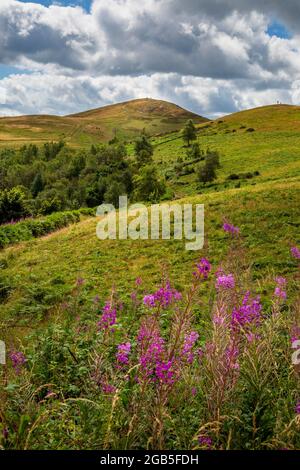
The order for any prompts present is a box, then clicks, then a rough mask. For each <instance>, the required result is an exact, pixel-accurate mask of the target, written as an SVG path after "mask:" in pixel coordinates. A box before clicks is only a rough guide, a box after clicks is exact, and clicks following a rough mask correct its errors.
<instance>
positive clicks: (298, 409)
mask: <svg viewBox="0 0 300 470" xmlns="http://www.w3.org/2000/svg"><path fill="white" fill-rule="evenodd" d="M295 413H296V414H297V415H300V400H298V401H297V403H296V406H295Z"/></svg>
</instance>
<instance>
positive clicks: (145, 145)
mask: <svg viewBox="0 0 300 470" xmlns="http://www.w3.org/2000/svg"><path fill="white" fill-rule="evenodd" d="M134 152H135V156H136V160H137V164H138V165H139V166H143V165H149V164H151V163H152V155H153V147H152V145H151V143H150V142H149V139H148V138H147V136H146V135H145V134H142V135H141V136H140V137H139V138H138V139H137V140H136V141H135V144H134Z"/></svg>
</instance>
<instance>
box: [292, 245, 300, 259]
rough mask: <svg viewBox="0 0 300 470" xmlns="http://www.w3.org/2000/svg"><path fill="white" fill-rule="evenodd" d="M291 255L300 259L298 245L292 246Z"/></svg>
mask: <svg viewBox="0 0 300 470" xmlns="http://www.w3.org/2000/svg"><path fill="white" fill-rule="evenodd" d="M291 255H292V257H293V258H295V259H300V250H299V248H298V247H297V246H292V248H291Z"/></svg>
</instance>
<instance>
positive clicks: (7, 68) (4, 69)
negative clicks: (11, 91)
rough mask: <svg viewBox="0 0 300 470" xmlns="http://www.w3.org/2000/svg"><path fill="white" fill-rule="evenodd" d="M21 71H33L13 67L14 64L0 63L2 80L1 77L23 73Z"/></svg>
mask: <svg viewBox="0 0 300 470" xmlns="http://www.w3.org/2000/svg"><path fill="white" fill-rule="evenodd" d="M21 73H31V72H29V71H28V70H23V69H19V68H17V67H13V66H12V65H4V64H0V80H1V78H4V77H7V76H9V75H14V74H21Z"/></svg>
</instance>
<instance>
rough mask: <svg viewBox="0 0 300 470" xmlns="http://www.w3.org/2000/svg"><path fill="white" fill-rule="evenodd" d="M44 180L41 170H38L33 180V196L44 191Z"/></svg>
mask: <svg viewBox="0 0 300 470" xmlns="http://www.w3.org/2000/svg"><path fill="white" fill-rule="evenodd" d="M44 186H45V184H44V181H43V177H42V175H41V173H40V172H38V173H37V174H36V175H35V178H34V180H33V183H32V185H31V193H32V195H33V197H34V198H35V197H37V195H38V194H39V193H40V192H41V191H43V189H44Z"/></svg>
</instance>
